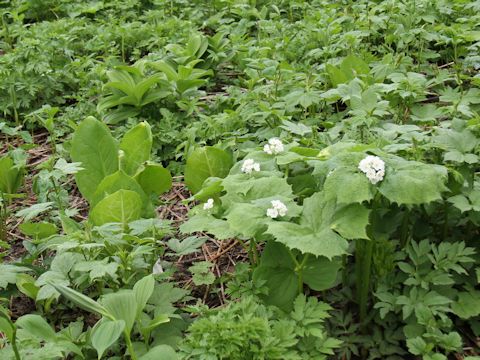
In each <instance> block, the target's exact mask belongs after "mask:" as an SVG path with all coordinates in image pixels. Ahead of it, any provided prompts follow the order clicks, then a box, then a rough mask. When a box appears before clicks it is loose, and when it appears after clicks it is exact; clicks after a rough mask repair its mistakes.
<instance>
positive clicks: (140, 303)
mask: <svg viewBox="0 0 480 360" xmlns="http://www.w3.org/2000/svg"><path fill="white" fill-rule="evenodd" d="M154 288H155V279H154V278H153V275H147V276H145V277H143V278H142V279H140V280H138V281H137V282H136V283H135V285H134V286H133V291H134V293H135V298H136V301H137V316H139V315H140V313H141V312H142V310H143V308H144V307H145V305H147V301H148V299H150V296H152V294H153V289H154Z"/></svg>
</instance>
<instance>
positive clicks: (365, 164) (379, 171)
mask: <svg viewBox="0 0 480 360" xmlns="http://www.w3.org/2000/svg"><path fill="white" fill-rule="evenodd" d="M358 168H359V169H360V171H361V172H363V173H364V174H365V175H366V176H367V178H368V180H370V182H371V183H372V184H376V183H378V182H380V181H382V180H383V177H384V176H385V162H384V161H383V160H382V159H380V158H379V157H378V156H372V155H368V156H367V157H366V158H364V159H362V161H360V163H359V164H358Z"/></svg>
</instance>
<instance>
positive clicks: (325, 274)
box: [303, 256, 342, 291]
mask: <svg viewBox="0 0 480 360" xmlns="http://www.w3.org/2000/svg"><path fill="white" fill-rule="evenodd" d="M341 266H342V263H341V261H340V259H339V258H336V259H333V260H329V259H327V258H326V257H323V256H319V257H313V256H310V257H309V258H308V260H307V261H306V263H305V267H304V268H303V282H304V283H305V284H307V285H308V286H309V287H310V288H311V289H313V290H315V291H323V290H327V289H330V288H331V287H332V286H335V284H336V282H337V277H338V271H339V270H340V268H341Z"/></svg>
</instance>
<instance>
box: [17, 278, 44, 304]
mask: <svg viewBox="0 0 480 360" xmlns="http://www.w3.org/2000/svg"><path fill="white" fill-rule="evenodd" d="M35 281H36V280H35V279H34V278H33V277H32V276H30V275H28V274H18V275H17V281H16V283H15V285H16V286H17V288H18V290H19V291H20V292H21V293H23V294H25V295H26V296H28V297H29V298H30V299H33V300H36V298H37V294H38V291H39V290H40V288H39V287H38V286H36V285H35Z"/></svg>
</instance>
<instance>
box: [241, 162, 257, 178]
mask: <svg viewBox="0 0 480 360" xmlns="http://www.w3.org/2000/svg"><path fill="white" fill-rule="evenodd" d="M253 171H260V164H259V163H256V162H255V160H253V159H246V160H244V161H243V164H242V172H244V173H245V174H251V173H252V172H253Z"/></svg>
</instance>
